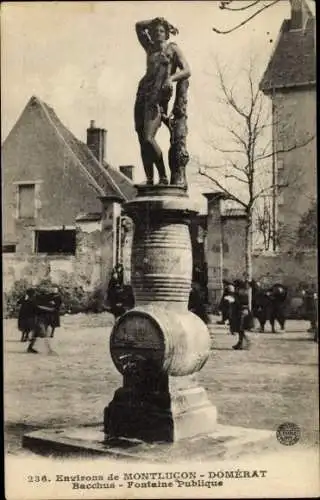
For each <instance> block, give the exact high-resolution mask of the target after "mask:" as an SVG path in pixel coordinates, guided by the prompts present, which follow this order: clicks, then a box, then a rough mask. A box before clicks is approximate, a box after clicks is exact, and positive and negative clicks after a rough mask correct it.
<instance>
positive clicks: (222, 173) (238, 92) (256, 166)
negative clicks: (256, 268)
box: [199, 61, 314, 281]
mask: <svg viewBox="0 0 320 500" xmlns="http://www.w3.org/2000/svg"><path fill="white" fill-rule="evenodd" d="M254 66H255V65H254V63H253V61H251V62H250V65H249V68H248V69H246V70H244V71H243V73H244V78H242V77H241V75H238V78H237V82H236V85H235V84H234V85H228V84H227V80H226V75H225V72H224V71H222V70H221V68H220V66H219V64H218V63H217V76H218V83H219V89H220V93H221V97H220V98H219V100H218V101H217V102H218V103H219V104H220V105H222V107H223V117H224V120H225V121H226V123H223V117H222V116H220V115H219V116H218V120H219V125H217V126H219V130H220V132H219V145H217V143H216V142H214V141H212V139H210V145H211V146H212V147H213V148H214V150H215V151H216V154H217V155H218V154H220V155H222V157H223V161H221V162H219V164H218V165H208V166H206V167H200V168H199V173H200V174H201V175H203V176H205V177H206V178H208V179H210V180H211V181H212V183H213V184H214V185H215V186H216V187H217V188H218V189H219V190H220V191H221V192H222V193H224V194H225V195H226V198H228V199H230V200H233V201H235V202H236V203H237V204H239V205H240V206H241V207H242V208H243V210H244V212H245V216H246V219H245V220H246V225H245V278H246V279H247V280H248V281H251V280H252V232H253V223H254V216H255V209H256V207H257V202H258V201H259V200H261V199H262V197H265V196H269V197H270V196H271V197H272V196H275V194H276V193H277V192H278V190H281V189H284V188H286V187H287V186H288V185H289V178H288V179H287V178H281V179H279V180H278V179H277V177H276V176H273V175H272V171H273V168H272V159H273V158H274V156H275V155H276V154H278V153H286V152H289V151H292V150H294V149H297V148H299V147H303V146H305V145H306V144H308V143H309V142H310V141H311V140H313V138H314V136H313V137H306V138H305V139H304V140H302V141H301V142H300V143H297V142H296V141H295V138H294V137H293V139H292V143H291V144H286V148H285V149H281V150H280V149H279V150H278V151H274V150H273V144H272V137H271V127H274V126H275V122H274V118H272V117H271V116H270V107H269V106H268V105H267V104H268V101H267V99H266V98H265V96H264V95H263V94H262V92H260V90H259V79H258V78H255V77H254ZM239 81H241V84H239ZM215 112H216V114H217V110H216V109H215ZM221 122H222V123H221ZM221 129H222V132H221ZM224 144H226V145H224ZM290 175H291V176H290V183H291V182H294V180H293V177H292V173H291V174H290ZM298 178H299V173H297V178H296V179H295V181H297V180H298ZM269 215H270V213H269V212H268V216H269ZM264 223H265V221H264ZM273 236H274V235H273Z"/></svg>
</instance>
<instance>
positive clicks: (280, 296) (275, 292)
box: [270, 283, 288, 333]
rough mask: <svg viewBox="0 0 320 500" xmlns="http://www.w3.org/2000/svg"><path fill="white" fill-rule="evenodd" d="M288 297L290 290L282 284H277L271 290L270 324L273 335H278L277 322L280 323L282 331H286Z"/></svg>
mask: <svg viewBox="0 0 320 500" xmlns="http://www.w3.org/2000/svg"><path fill="white" fill-rule="evenodd" d="M287 295H288V290H287V288H286V287H285V286H284V285H282V284H281V283H276V284H275V285H273V287H272V288H271V295H270V298H271V304H270V323H271V330H272V333H277V332H276V329H275V322H276V321H277V322H278V323H279V325H280V328H281V330H284V329H285V322H286V306H287V304H286V302H287Z"/></svg>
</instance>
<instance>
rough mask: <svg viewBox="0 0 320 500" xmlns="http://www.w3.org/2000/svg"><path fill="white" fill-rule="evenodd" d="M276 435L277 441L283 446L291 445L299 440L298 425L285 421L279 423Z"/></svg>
mask: <svg viewBox="0 0 320 500" xmlns="http://www.w3.org/2000/svg"><path fill="white" fill-rule="evenodd" d="M276 436H277V440H278V441H279V443H281V444H283V445H285V446H292V445H294V444H297V442H298V441H299V440H300V437H301V431H300V427H299V426H298V425H297V424H294V423H292V422H285V423H283V424H281V425H279V427H278V429H277V432H276Z"/></svg>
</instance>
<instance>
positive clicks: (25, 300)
mask: <svg viewBox="0 0 320 500" xmlns="http://www.w3.org/2000/svg"><path fill="white" fill-rule="evenodd" d="M61 302H62V300H61V296H60V293H59V289H58V287H56V286H54V287H52V288H51V289H50V290H39V289H34V288H28V289H27V290H26V293H25V294H24V296H23V297H22V298H21V299H20V300H19V305H20V309H19V315H18V329H19V330H20V332H21V339H20V340H21V342H28V341H29V345H28V348H27V352H29V353H33V354H37V353H38V351H37V350H36V349H35V347H34V346H35V344H36V341H37V339H38V338H43V339H45V343H46V345H47V350H48V352H49V353H53V350H52V349H51V345H50V341H49V338H52V337H53V336H54V332H55V329H56V328H57V327H59V326H60V307H61Z"/></svg>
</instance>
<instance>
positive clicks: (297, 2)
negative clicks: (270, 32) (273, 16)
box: [290, 0, 303, 30]
mask: <svg viewBox="0 0 320 500" xmlns="http://www.w3.org/2000/svg"><path fill="white" fill-rule="evenodd" d="M302 22H303V15H302V0H291V22H290V29H291V30H301V29H302Z"/></svg>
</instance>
